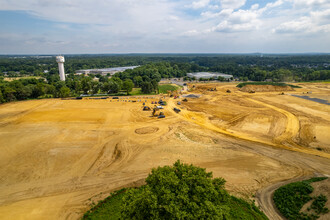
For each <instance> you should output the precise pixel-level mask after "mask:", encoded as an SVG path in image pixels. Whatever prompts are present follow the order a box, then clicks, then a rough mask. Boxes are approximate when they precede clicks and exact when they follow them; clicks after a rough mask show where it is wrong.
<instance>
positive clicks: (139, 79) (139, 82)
mask: <svg viewBox="0 0 330 220" xmlns="http://www.w3.org/2000/svg"><path fill="white" fill-rule="evenodd" d="M133 82H134V84H135V86H136V87H141V85H142V82H143V79H142V77H141V76H135V77H134V78H133Z"/></svg>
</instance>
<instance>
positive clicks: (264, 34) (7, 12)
mask: <svg viewBox="0 0 330 220" xmlns="http://www.w3.org/2000/svg"><path fill="white" fill-rule="evenodd" d="M253 52H261V53H303V52H330V1H329V0H254V1H249V0H195V1H188V0H125V1H123V0H107V1H104V0H57V1H51V0H42V1H40V0H15V1H13V0H0V54H50V53H51V54H66V53H253Z"/></svg>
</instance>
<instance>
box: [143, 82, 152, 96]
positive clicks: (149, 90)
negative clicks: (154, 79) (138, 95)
mask: <svg viewBox="0 0 330 220" xmlns="http://www.w3.org/2000/svg"><path fill="white" fill-rule="evenodd" d="M152 91H153V86H152V84H151V82H143V83H142V85H141V92H142V93H144V94H149V93H152Z"/></svg>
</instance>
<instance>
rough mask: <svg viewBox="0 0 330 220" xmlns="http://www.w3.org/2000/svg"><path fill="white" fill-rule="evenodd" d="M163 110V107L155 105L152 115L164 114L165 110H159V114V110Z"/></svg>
mask: <svg viewBox="0 0 330 220" xmlns="http://www.w3.org/2000/svg"><path fill="white" fill-rule="evenodd" d="M159 110H161V108H158V107H157V106H156V105H155V106H154V108H153V109H152V116H161V115H164V112H159V114H157V112H158V111H159Z"/></svg>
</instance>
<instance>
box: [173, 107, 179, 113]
mask: <svg viewBox="0 0 330 220" xmlns="http://www.w3.org/2000/svg"><path fill="white" fill-rule="evenodd" d="M173 110H174V111H175V112H176V113H179V112H181V110H180V109H178V108H173Z"/></svg>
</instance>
